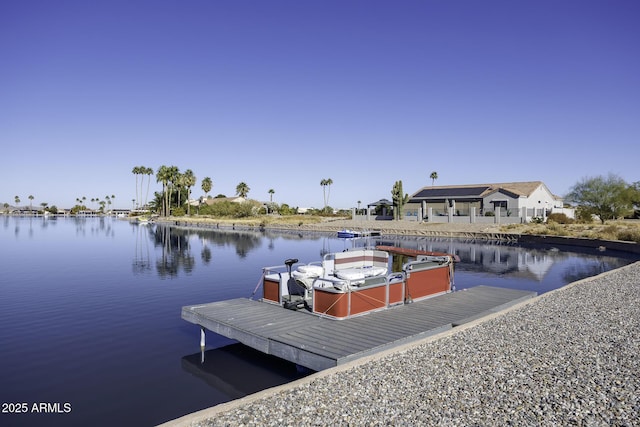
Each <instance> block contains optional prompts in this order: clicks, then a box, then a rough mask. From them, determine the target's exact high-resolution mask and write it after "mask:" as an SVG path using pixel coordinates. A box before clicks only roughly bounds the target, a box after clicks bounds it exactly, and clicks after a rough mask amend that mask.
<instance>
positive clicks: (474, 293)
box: [182, 286, 537, 371]
mask: <svg viewBox="0 0 640 427" xmlns="http://www.w3.org/2000/svg"><path fill="white" fill-rule="evenodd" d="M536 295H537V294H536V292H530V291H521V290H514V289H504V288H497V287H491V286H477V287H474V288H470V289H466V290H462V291H457V292H452V293H448V294H444V295H439V296H436V297H433V298H428V299H425V300H422V301H417V302H414V303H412V304H407V305H403V306H399V307H395V308H392V309H388V310H383V311H378V312H373V313H369V314H366V315H362V316H359V317H354V318H350V319H344V320H334V319H328V318H322V317H318V316H314V315H311V314H309V313H308V312H305V311H303V310H301V311H292V310H286V309H284V308H282V307H281V306H279V305H274V304H268V303H264V302H260V301H255V300H251V299H247V298H237V299H232V300H226V301H217V302H213V303H209V304H202V305H194V306H186V307H183V308H182V318H183V319H184V320H186V321H188V322H190V323H193V324H195V325H198V326H200V327H201V328H202V331H203V334H204V330H209V331H212V332H215V333H217V334H219V335H223V336H225V337H227V338H231V339H234V340H237V341H239V342H241V343H243V344H245V345H247V346H249V347H252V348H254V349H256V350H259V351H261V352H263V353H265V354H271V355H274V356H276V357H279V358H281V359H285V360H288V361H290V362H293V363H296V364H298V365H301V366H304V367H307V368H309V369H313V370H315V371H320V370H323V369H327V368H331V367H334V366H338V365H341V364H344V363H347V362H349V361H352V360H356V359H359V358H361V357H365V356H369V355H373V354H376V353H378V352H381V351H384V350H388V349H392V348H394V347H398V346H401V345H403V344H406V343H409V342H412V341H417V340H419V339H422V338H425V337H428V336H431V335H435V334H438V333H440V332H444V331H446V330H448V329H451V328H453V327H456V326H459V325H463V324H465V323H468V322H471V321H473V320H476V319H479V318H481V317H484V316H487V315H489V314H491V313H495V312H498V311H501V310H504V309H505V308H508V307H510V306H512V305H515V304H518V303H520V302H522V301H525V300H527V299H530V298H533V297H534V296H536Z"/></svg>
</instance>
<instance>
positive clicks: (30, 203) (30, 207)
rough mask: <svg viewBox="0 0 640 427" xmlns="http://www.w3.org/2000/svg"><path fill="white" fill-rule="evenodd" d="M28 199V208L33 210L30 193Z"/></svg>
mask: <svg viewBox="0 0 640 427" xmlns="http://www.w3.org/2000/svg"><path fill="white" fill-rule="evenodd" d="M28 199H29V210H30V211H32V210H33V199H34V197H33V196H32V195H31V194H29V197H28Z"/></svg>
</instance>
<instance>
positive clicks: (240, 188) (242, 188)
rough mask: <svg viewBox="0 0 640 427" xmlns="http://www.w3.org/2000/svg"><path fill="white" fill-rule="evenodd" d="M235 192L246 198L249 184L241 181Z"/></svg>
mask: <svg viewBox="0 0 640 427" xmlns="http://www.w3.org/2000/svg"><path fill="white" fill-rule="evenodd" d="M236 194H237V195H238V196H240V197H242V198H246V197H247V194H249V186H248V185H247V184H246V183H245V182H241V183H240V184H238V185H237V186H236Z"/></svg>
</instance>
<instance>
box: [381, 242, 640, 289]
mask: <svg viewBox="0 0 640 427" xmlns="http://www.w3.org/2000/svg"><path fill="white" fill-rule="evenodd" d="M381 244H385V245H394V246H400V247H405V248H412V249H419V250H425V251H434V252H446V253H450V254H455V255H457V256H458V257H459V258H460V262H459V263H456V266H455V268H456V271H465V272H472V273H482V274H491V275H493V276H495V277H499V278H500V277H511V278H514V279H524V280H531V281H536V282H542V281H543V280H545V278H546V277H547V276H548V275H549V274H550V273H551V272H552V270H553V269H554V266H556V265H558V264H563V265H565V266H566V267H563V273H562V277H563V281H564V283H558V284H557V286H558V287H559V286H562V285H563V284H566V283H570V282H573V281H576V280H580V279H583V278H585V277H589V276H594V275H596V274H599V273H602V272H604V271H608V270H611V269H612V268H617V267H620V266H622V265H625V264H627V263H628V262H629V259H637V256H634V255H631V254H623V253H619V252H616V253H611V254H607V253H599V252H598V251H597V250H596V249H593V248H578V247H569V246H567V247H564V248H563V249H562V250H560V249H558V248H555V247H542V246H539V247H525V246H519V245H516V244H514V243H509V242H502V241H478V240H471V241H464V240H457V239H433V240H429V239H423V238H416V239H406V238H397V239H384V240H381ZM577 260H580V262H577Z"/></svg>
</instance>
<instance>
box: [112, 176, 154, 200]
mask: <svg viewBox="0 0 640 427" xmlns="http://www.w3.org/2000/svg"><path fill="white" fill-rule="evenodd" d="M144 174H145V175H147V194H146V195H145V196H144V204H143V206H146V205H147V202H148V200H149V184H151V175H153V168H145V169H144ZM140 196H142V193H141V194H140ZM114 197H115V196H111V198H114Z"/></svg>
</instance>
